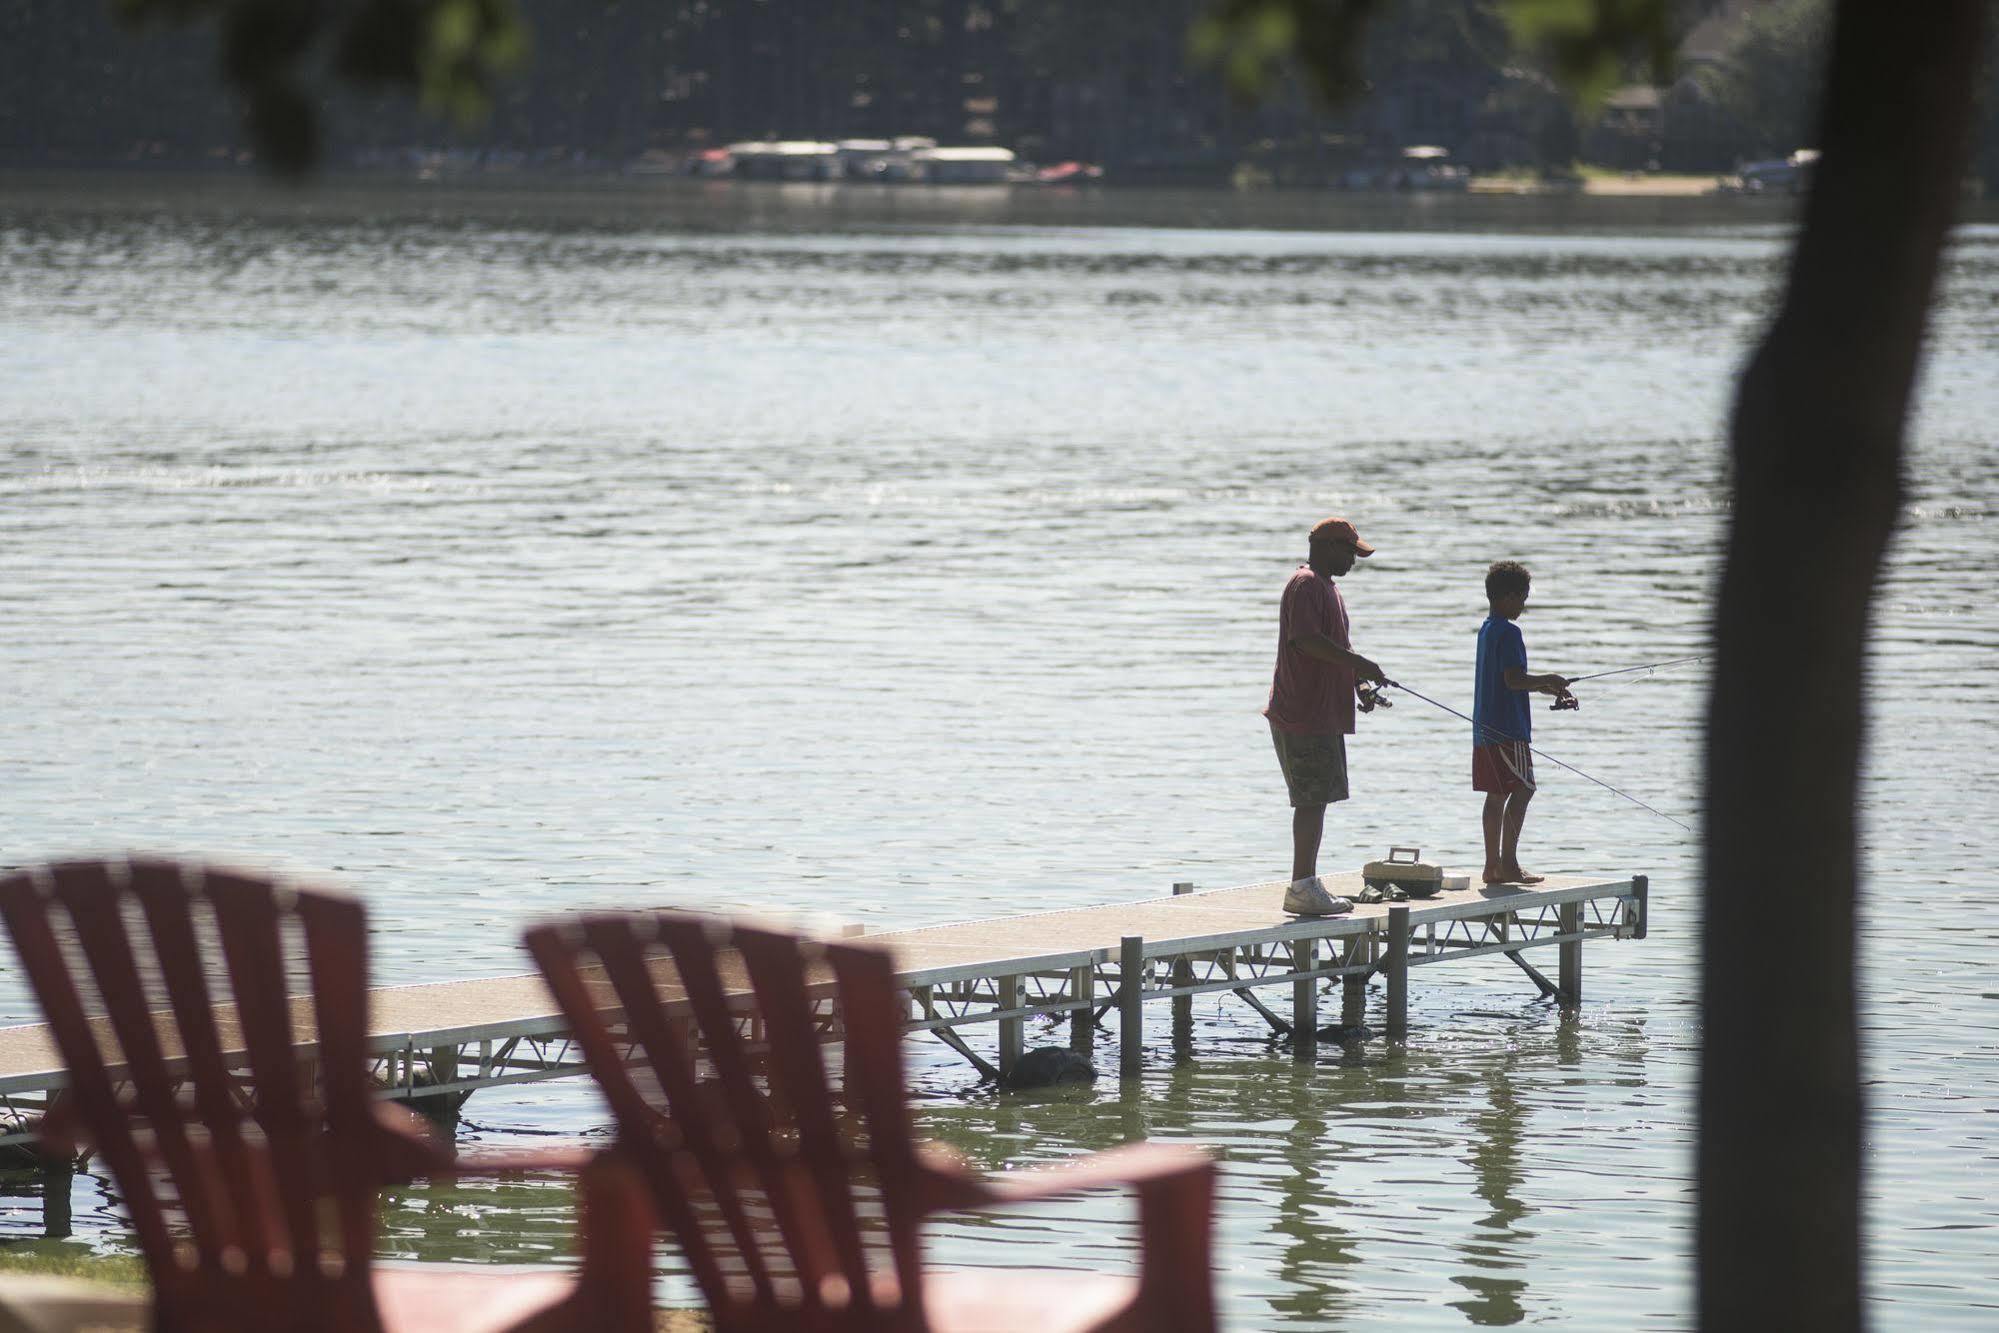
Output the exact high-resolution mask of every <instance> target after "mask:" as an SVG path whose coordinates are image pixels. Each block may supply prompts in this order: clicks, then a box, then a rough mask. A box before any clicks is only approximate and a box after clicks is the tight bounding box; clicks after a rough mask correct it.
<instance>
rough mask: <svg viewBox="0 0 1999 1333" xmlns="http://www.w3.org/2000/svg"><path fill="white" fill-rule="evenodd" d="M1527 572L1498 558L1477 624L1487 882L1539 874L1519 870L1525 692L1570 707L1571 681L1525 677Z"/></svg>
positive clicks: (1528, 770) (1478, 763)
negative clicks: (1518, 622) (1522, 625)
mask: <svg viewBox="0 0 1999 1333" xmlns="http://www.w3.org/2000/svg"><path fill="white" fill-rule="evenodd" d="M1532 583H1533V575H1531V574H1529V573H1528V572H1527V569H1526V567H1525V566H1523V565H1520V564H1516V563H1515V562H1514V561H1511V560H1501V561H1500V562H1499V563H1497V564H1495V565H1493V566H1492V567H1491V568H1490V569H1488V570H1486V571H1485V598H1486V601H1487V603H1488V604H1489V605H1490V606H1491V609H1492V610H1491V614H1490V615H1488V616H1487V617H1486V620H1485V623H1484V624H1483V625H1480V626H1479V627H1478V665H1477V668H1476V672H1475V675H1474V682H1473V683H1474V691H1475V692H1474V694H1473V696H1472V751H1471V785H1472V790H1473V791H1481V792H1484V793H1485V818H1484V822H1485V882H1486V883H1487V884H1539V883H1540V882H1541V881H1542V880H1543V879H1544V878H1546V877H1545V876H1542V875H1530V874H1528V873H1527V872H1526V871H1524V870H1522V869H1521V868H1520V829H1521V826H1522V825H1523V824H1525V823H1526V821H1527V803H1528V802H1529V801H1531V800H1533V799H1534V753H1533V751H1532V750H1531V749H1530V748H1529V746H1528V742H1529V741H1530V739H1531V738H1532V735H1533V727H1534V719H1533V717H1532V715H1531V713H1530V711H1529V709H1528V706H1527V696H1528V695H1529V694H1552V695H1554V696H1555V700H1556V702H1557V704H1561V703H1563V702H1564V701H1567V702H1568V703H1569V705H1570V706H1573V701H1574V698H1575V696H1574V695H1572V694H1570V693H1569V682H1568V681H1567V680H1566V679H1565V678H1563V677H1561V676H1557V675H1553V674H1549V675H1540V676H1536V675H1530V674H1529V673H1528V670H1527V642H1526V640H1525V639H1523V638H1521V636H1520V627H1519V626H1518V625H1516V624H1514V623H1513V622H1514V621H1516V620H1518V619H1520V616H1521V614H1522V613H1523V612H1524V611H1526V609H1527V593H1528V589H1529V587H1530V586H1531V584H1532Z"/></svg>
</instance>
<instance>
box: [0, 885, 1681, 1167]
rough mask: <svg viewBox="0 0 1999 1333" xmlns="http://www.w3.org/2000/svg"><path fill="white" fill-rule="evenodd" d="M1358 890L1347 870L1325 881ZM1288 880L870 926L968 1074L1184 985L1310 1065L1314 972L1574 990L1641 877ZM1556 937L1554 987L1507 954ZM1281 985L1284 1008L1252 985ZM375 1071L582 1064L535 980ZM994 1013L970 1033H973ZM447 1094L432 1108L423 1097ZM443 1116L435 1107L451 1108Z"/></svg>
mask: <svg viewBox="0 0 1999 1333" xmlns="http://www.w3.org/2000/svg"><path fill="white" fill-rule="evenodd" d="M1326 881H1327V887H1328V888H1330V889H1332V891H1333V892H1335V893H1340V894H1345V895H1346V896H1348V897H1352V896H1354V895H1355V894H1357V893H1358V892H1359V891H1360V888H1361V881H1360V876H1359V874H1358V873H1355V874H1347V875H1329V876H1326ZM1285 888H1286V884H1285V882H1284V881H1272V882H1268V883H1261V884H1246V885H1242V886H1239V887H1236V888H1227V889H1214V890H1209V891H1206V892H1195V891H1193V886H1192V885H1190V884H1181V885H1175V886H1174V892H1173V893H1172V894H1171V895H1169V896H1164V897H1159V898H1152V899H1147V900H1144V901H1140V902H1131V903H1112V904H1108V905H1105V906H1100V907H1083V908H1075V909H1071V910H1066V911H1056V912H1040V913H1032V914H1028V915H1021V916H1010V917H996V918H991V919H988V920H982V921H964V922H958V923H955V924H951V925H940V926H923V927H917V928H914V929H907V930H892V931H885V932H883V933H881V934H879V935H874V936H870V937H869V938H870V940H871V941H872V942H874V943H876V944H878V945H881V946H882V947H885V948H887V949H889V950H890V951H891V952H892V953H893V954H894V957H895V969H896V974H897V978H898V980H899V982H900V984H901V985H902V986H904V987H905V988H906V989H907V990H908V992H909V996H910V1013H909V1020H908V1025H909V1030H910V1031H912V1032H931V1033H934V1034H935V1035H936V1036H937V1037H938V1038H939V1039H940V1040H942V1041H944V1042H945V1043H946V1044H948V1045H949V1046H950V1047H951V1048H952V1049H953V1050H954V1051H956V1052H958V1054H960V1055H961V1056H963V1057H964V1058H965V1059H966V1060H968V1061H969V1062H970V1063H972V1064H973V1065H974V1066H976V1067H977V1068H978V1069H979V1070H980V1072H981V1073H983V1074H986V1075H988V1076H992V1077H1000V1078H1004V1077H1005V1076H1006V1075H1007V1074H1009V1073H1010V1072H1011V1071H1012V1069H1013V1067H1014V1065H1015V1063H1016V1062H1017V1061H1018V1060H1019V1059H1020V1057H1021V1054H1022V1048H1023V1038H1024V1033H1025V1025H1026V1023H1027V1021H1028V1020H1030V1019H1033V1018H1036V1017H1041V1016H1052V1015H1067V1016H1068V1017H1069V1020H1070V1024H1069V1036H1070V1041H1071V1044H1072V1045H1073V1046H1074V1048H1075V1049H1077V1050H1081V1051H1088V1050H1089V1049H1090V1048H1091V1043H1092V1040H1093V1037H1094V1032H1095V1027H1096V1023H1097V1021H1098V1019H1100V1018H1101V1017H1102V1016H1103V1014H1104V1013H1106V1012H1107V1011H1108V1010H1109V1009H1111V1008H1116V1009H1117V1010H1118V1012H1119V1036H1120V1044H1119V1055H1120V1061H1119V1065H1120V1073H1121V1074H1122V1075H1123V1076H1125V1077H1132V1076H1135V1075H1136V1074H1137V1073H1138V1071H1139V1069H1140V1067H1141V1064H1142V1061H1143V1058H1144V1046H1143V1042H1144V1006H1145V1005H1146V1004H1147V1003H1149V1002H1154V1001H1159V1000H1166V1001H1169V1002H1170V1003H1171V1004H1172V1005H1173V1010H1174V1020H1175V1022H1174V1032H1175V1037H1176V1040H1179V1041H1184V1040H1186V1038H1187V1035H1188V1029H1189V1027H1190V1025H1191V1022H1192V1010H1191V1003H1192V997H1194V996H1195V995H1200V994H1206V993H1214V992H1221V991H1228V992H1232V993H1234V994H1235V995H1237V996H1239V997H1240V998H1241V999H1242V1000H1243V1001H1244V1002H1245V1003H1247V1004H1249V1005H1250V1006H1251V1007H1252V1008H1254V1009H1255V1010H1256V1011H1257V1012H1258V1013H1259V1014H1260V1015H1261V1016H1262V1017H1263V1019H1264V1021H1265V1022H1267V1023H1268V1024H1269V1025H1270V1026H1271V1028H1272V1029H1273V1030H1274V1031H1277V1032H1288V1033H1289V1034H1290V1036H1291V1041H1292V1051H1293V1054H1294V1056H1295V1058H1297V1059H1299V1060H1310V1059H1313V1058H1314V1056H1315V1054H1316V1043H1317V1040H1318V1032H1319V1027H1318V994H1319V989H1320V983H1321V982H1324V981H1330V980H1333V979H1335V978H1337V979H1338V980H1340V982H1341V983H1342V987H1341V1022H1342V1024H1343V1025H1344V1026H1346V1027H1347V1028H1349V1029H1351V1028H1353V1027H1356V1026H1357V1025H1358V1024H1359V1023H1360V1021H1361V1017H1362V1010H1363V1007H1364V1003H1365V986H1366V983H1367V981H1368V980H1369V979H1370V978H1371V977H1373V976H1374V975H1376V974H1380V975H1381V976H1382V977H1383V978H1384V980H1385V982H1386V990H1387V1004H1386V1021H1385V1027H1386V1033H1385V1035H1386V1036H1387V1037H1388V1038H1390V1039H1391V1040H1399V1039H1402V1038H1403V1037H1405V1036H1406V1031H1407V1024H1408V977H1409V971H1410V969H1411V968H1415V967H1420V966H1427V965H1431V964H1436V963H1443V962H1450V961H1453V960H1458V959H1468V958H1475V957H1480V956H1485V955H1491V954H1505V955H1507V956H1508V957H1510V958H1511V959H1512V960H1513V961H1514V962H1515V963H1516V964H1518V965H1519V966H1520V967H1521V969H1522V970H1523V971H1524V972H1525V973H1527V975H1528V976H1529V977H1530V978H1531V979H1532V980H1533V982H1534V984H1535V985H1537V986H1539V987H1540V988H1541V989H1542V991H1543V993H1545V994H1548V995H1552V996H1556V997H1558V998H1559V999H1560V1000H1562V1001H1563V1002H1564V1003H1569V1004H1574V1003H1576V1002H1577V1001H1578V1000H1579V999H1580V998H1581V988H1582V946H1583V944H1584V942H1585V941H1588V940H1592V939H1643V938H1644V936H1645V926H1646V912H1647V901H1646V895H1647V884H1646V879H1645V877H1644V876H1633V877H1632V878H1629V879H1590V878H1583V877H1577V876H1567V875H1561V876H1551V877H1550V878H1549V879H1548V880H1547V881H1546V882H1545V883H1543V884H1539V885H1536V886H1534V887H1532V888H1521V887H1515V886H1506V885H1502V886H1496V887H1484V888H1473V889H1467V890H1461V891H1457V892H1451V893H1443V894H1439V895H1438V896H1436V897H1434V898H1428V899H1420V900H1414V901H1411V902H1407V903H1397V904H1375V905H1371V906H1370V905H1359V906H1356V907H1355V908H1354V910H1353V912H1352V913H1351V914H1348V915H1342V916H1337V917H1295V916H1289V915H1287V914H1286V913H1285V912H1284V910H1283V899H1284V890H1285ZM1536 948H1553V949H1555V950H1557V953H1558V958H1559V966H1558V968H1557V979H1556V980H1555V981H1549V980H1548V979H1547V978H1546V977H1545V976H1543V975H1542V974H1541V973H1540V972H1539V971H1537V970H1536V969H1535V968H1534V967H1533V966H1532V965H1531V964H1528V963H1527V962H1526V961H1525V960H1524V959H1522V958H1521V957H1520V954H1521V953H1522V952H1523V951H1525V950H1529V949H1536ZM1284 985H1288V986H1290V988H1291V995H1290V1005H1289V1006H1288V1009H1289V1014H1288V1017H1287V1016H1283V1015H1280V1013H1279V1012H1278V1011H1277V1010H1276V1009H1273V1008H1272V1007H1271V1006H1270V1005H1268V1004H1266V1003H1265V1002H1264V1000H1263V999H1262V998H1261V997H1259V996H1258V994H1257V991H1259V990H1261V989H1264V988H1266V987H1271V986H1284ZM370 1005H371V1013H370V1028H371V1034H372V1041H373V1048H374V1052H375V1057H376V1068H375V1071H374V1072H375V1075H376V1078H377V1081H378V1084H379V1086H380V1087H381V1088H382V1089H383V1095H384V1096H387V1097H395V1098H402V1099H408V1100H412V1101H416V1102H417V1103H418V1104H419V1105H422V1104H424V1103H426V1102H428V1103H430V1105H431V1107H432V1108H434V1109H438V1110H444V1109H445V1108H450V1109H451V1110H455V1108H456V1106H457V1104H458V1103H459V1102H460V1101H462V1100H463V1099H464V1097H465V1096H466V1095H469V1094H471V1093H473V1092H476V1091H478V1090H480V1089H483V1088H494V1087H503V1086H506V1085H509V1084H516V1083H531V1082H540V1081H543V1080H547V1079H557V1078H572V1077H578V1076H582V1075H585V1074H586V1073H587V1070H586V1069H585V1067H584V1064H583V1061H582V1057H581V1054H580V1053H579V1052H578V1051H576V1050H575V1049H573V1046H572V1043H571V1042H570V1040H569V1037H568V1034H567V1031H566V1030H565V1027H564V1024H563V1022H562V1019H561V1017H560V1015H559V1014H558V1013H557V1012H556V1007H555V1004H554V1002H553V1000H551V999H550V997H549V995H548V992H547V991H546V990H545V989H544V988H543V986H542V983H541V979H540V978H539V977H538V976H533V975H527V976H510V977H495V978H491V979H487V980H479V981H451V982H439V983H435V984H428V985H415V986H392V987H386V988H383V989H379V990H375V991H372V992H371V993H370ZM986 1025H991V1026H992V1027H993V1028H994V1030H995V1033H996V1037H995V1039H994V1040H993V1041H992V1042H991V1043H990V1044H988V1043H986V1042H985V1040H984V1038H983V1037H981V1045H985V1046H987V1049H988V1050H990V1051H992V1056H991V1058H988V1057H987V1055H985V1054H983V1053H982V1052H981V1051H980V1050H979V1049H977V1048H975V1047H974V1045H973V1044H972V1043H971V1042H970V1041H968V1040H967V1039H966V1032H967V1030H968V1029H973V1030H976V1029H979V1028H982V1027H984V1026H986ZM63 1082H64V1072H63V1068H62V1064H61V1061H60V1059H59V1058H58V1057H57V1055H56V1052H55V1048H54V1046H53V1045H52V1044H51V1042H50V1041H49V1039H48V1033H47V1030H46V1028H44V1027H43V1026H41V1025H39V1024H37V1025H31V1026H24V1027H12V1028H0V1146H6V1145H9V1144H19V1143H24V1142H27V1141H29V1140H30V1139H32V1136H33V1135H32V1131H33V1127H34V1124H35V1122H37V1121H38V1120H40V1118H41V1116H42V1114H43V1112H44V1111H45V1110H46V1108H47V1103H48V1099H49V1098H50V1096H52V1095H53V1094H54V1093H56V1092H57V1091H59V1090H60V1089H61V1088H62V1086H63ZM439 1098H442V1099H444V1100H443V1101H442V1102H439V1101H437V1100H436V1099H439ZM447 1114H448V1112H447Z"/></svg>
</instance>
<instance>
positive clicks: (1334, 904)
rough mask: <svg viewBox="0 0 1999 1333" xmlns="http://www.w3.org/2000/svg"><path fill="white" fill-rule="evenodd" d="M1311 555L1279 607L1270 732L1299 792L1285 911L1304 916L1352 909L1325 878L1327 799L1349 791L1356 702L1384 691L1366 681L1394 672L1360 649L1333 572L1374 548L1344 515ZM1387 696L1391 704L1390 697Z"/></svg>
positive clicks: (1320, 535) (1326, 528)
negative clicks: (1321, 869) (1321, 865)
mask: <svg viewBox="0 0 1999 1333" xmlns="http://www.w3.org/2000/svg"><path fill="white" fill-rule="evenodd" d="M1310 540H1311V545H1310V548H1309V552H1308V555H1307V559H1306V563H1305V564H1303V565H1300V566H1299V567H1298V570H1297V572H1296V573H1294V574H1292V575H1291V581H1290V582H1289V583H1287V584H1285V585H1284V597H1283V600H1282V602H1281V603H1280V604H1279V606H1278V612H1277V670H1276V674H1275V675H1274V677H1273V678H1272V680H1271V682H1270V703H1269V704H1268V705H1267V706H1266V707H1265V708H1264V710H1263V715H1264V717H1266V718H1268V719H1269V720H1270V739H1271V741H1272V743H1273V744H1275V745H1276V747H1277V763H1278V766H1279V767H1280V768H1281V769H1283V771H1284V785H1285V786H1286V787H1287V788H1288V789H1289V791H1290V794H1291V887H1290V888H1289V889H1288V890H1286V891H1285V894H1284V910H1285V911H1287V912H1291V913H1294V914H1296V915H1299V916H1332V915H1335V914H1337V913H1340V912H1348V911H1352V910H1353V904H1352V903H1351V902H1348V901H1347V900H1346V899H1345V898H1336V897H1334V896H1333V895H1332V894H1330V893H1328V892H1327V891H1326V888H1325V886H1324V885H1323V884H1321V883H1320V882H1319V878H1318V873H1319V872H1318V866H1319V841H1320V838H1321V837H1322V835H1323V834H1324V832H1325V826H1326V807H1327V806H1328V805H1330V804H1332V803H1333V802H1335V801H1344V800H1346V799H1347V794H1348V792H1347V743H1346V738H1347V737H1348V736H1349V735H1351V734H1352V733H1353V729H1354V703H1355V700H1356V698H1357V697H1358V698H1359V700H1360V708H1361V711H1363V712H1366V711H1370V710H1372V709H1373V707H1374V705H1375V703H1376V702H1377V699H1376V697H1375V695H1374V693H1373V691H1372V690H1371V689H1363V688H1362V685H1361V682H1369V683H1371V684H1373V685H1377V686H1378V685H1381V684H1385V683H1386V682H1387V679H1388V677H1387V676H1386V675H1385V674H1383V672H1382V670H1381V668H1380V667H1378V666H1376V665H1375V664H1374V663H1373V662H1372V661H1370V660H1368V659H1367V658H1365V657H1362V656H1361V655H1360V654H1359V653H1357V652H1355V651H1354V650H1353V648H1352V646H1351V642H1350V639H1349V636H1348V628H1347V606H1346V600H1345V599H1344V598H1343V597H1341V595H1340V590H1339V587H1338V585H1336V584H1335V583H1334V582H1333V580H1334V579H1336V578H1339V577H1340V576H1342V575H1344V574H1347V573H1348V572H1350V571H1351V570H1352V569H1353V567H1354V562H1355V561H1356V560H1358V559H1360V558H1361V557H1363V556H1370V555H1373V554H1374V548H1373V547H1372V546H1370V545H1368V544H1367V543H1366V542H1364V541H1362V540H1361V539H1360V533H1359V532H1358V531H1356V530H1355V528H1354V525H1353V524H1352V523H1349V522H1348V521H1347V520H1346V519H1344V518H1328V519H1324V520H1322V521H1321V522H1319V523H1318V524H1317V525H1315V526H1314V527H1313V528H1312V532H1311V539H1310ZM1379 702H1381V703H1383V704H1384V705H1385V704H1386V700H1380V701H1379Z"/></svg>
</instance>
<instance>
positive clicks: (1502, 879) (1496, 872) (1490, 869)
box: [1480, 863, 1507, 884]
mask: <svg viewBox="0 0 1999 1333" xmlns="http://www.w3.org/2000/svg"><path fill="white" fill-rule="evenodd" d="M1480 878H1481V879H1483V880H1484V881H1485V882H1486V883H1487V884H1504V883H1506V882H1507V877H1506V869H1505V867H1503V866H1497V865H1492V864H1490V863H1488V864H1487V865H1486V867H1485V874H1483V875H1481V876H1480Z"/></svg>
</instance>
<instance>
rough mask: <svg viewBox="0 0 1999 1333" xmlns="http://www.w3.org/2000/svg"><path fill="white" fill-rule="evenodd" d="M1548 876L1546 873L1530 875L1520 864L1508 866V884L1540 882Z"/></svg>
mask: <svg viewBox="0 0 1999 1333" xmlns="http://www.w3.org/2000/svg"><path fill="white" fill-rule="evenodd" d="M1547 878H1548V877H1547V876H1546V875H1530V874H1528V873H1527V872H1526V871H1524V870H1522V869H1521V868H1520V867H1519V866H1507V867H1506V882H1507V883H1508V884H1540V883H1542V882H1544V881H1545V880H1546V879H1547Z"/></svg>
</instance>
